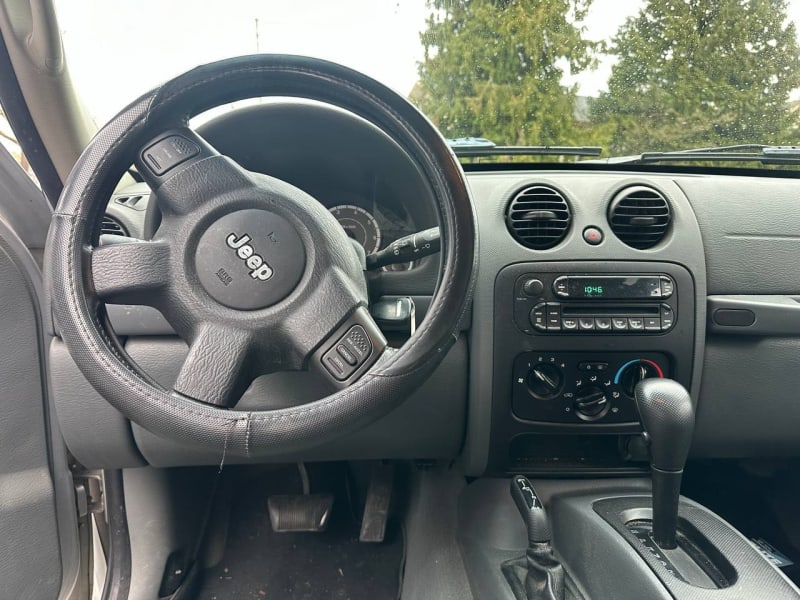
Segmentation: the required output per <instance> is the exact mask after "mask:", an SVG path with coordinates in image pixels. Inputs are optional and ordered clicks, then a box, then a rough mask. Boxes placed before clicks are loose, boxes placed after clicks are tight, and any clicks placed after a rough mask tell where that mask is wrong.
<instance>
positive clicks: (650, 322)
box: [644, 317, 661, 331]
mask: <svg viewBox="0 0 800 600" xmlns="http://www.w3.org/2000/svg"><path fill="white" fill-rule="evenodd" d="M644 328H645V330H646V331H661V319H659V318H658V317H647V318H645V320H644Z"/></svg>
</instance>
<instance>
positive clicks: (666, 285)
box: [661, 277, 675, 298]
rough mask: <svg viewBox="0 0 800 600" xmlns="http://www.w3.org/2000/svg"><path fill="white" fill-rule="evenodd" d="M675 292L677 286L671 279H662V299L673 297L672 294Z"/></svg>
mask: <svg viewBox="0 0 800 600" xmlns="http://www.w3.org/2000/svg"><path fill="white" fill-rule="evenodd" d="M674 291H675V284H674V283H673V281H672V279H670V278H669V277H662V278H661V297H662V298H669V297H670V296H672V293H673V292H674Z"/></svg>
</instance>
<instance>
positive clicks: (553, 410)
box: [512, 352, 671, 423]
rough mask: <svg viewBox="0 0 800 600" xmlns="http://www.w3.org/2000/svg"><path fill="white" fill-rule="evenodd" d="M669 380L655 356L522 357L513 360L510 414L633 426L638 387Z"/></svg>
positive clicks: (664, 360) (664, 361)
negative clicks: (658, 379) (651, 380)
mask: <svg viewBox="0 0 800 600" xmlns="http://www.w3.org/2000/svg"><path fill="white" fill-rule="evenodd" d="M670 374H671V369H670V360H669V358H668V357H667V355H666V354H662V353H656V352H644V353H629V352H602V353H591V354H590V353H585V352H556V353H546V352H526V353H524V354H520V355H519V356H517V358H516V359H515V360H514V366H513V373H512V376H513V382H512V390H513V396H512V410H513V412H514V414H515V415H516V416H517V417H518V418H520V419H524V420H527V421H537V422H549V423H631V422H636V421H638V420H639V416H638V414H637V412H636V406H635V403H634V400H633V390H634V388H635V387H636V384H637V383H639V381H641V380H642V379H647V378H651V377H670Z"/></svg>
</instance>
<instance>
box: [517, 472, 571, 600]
mask: <svg viewBox="0 0 800 600" xmlns="http://www.w3.org/2000/svg"><path fill="white" fill-rule="evenodd" d="M511 497H512V498H513V499H514V504H516V505H517V509H518V510H519V514H520V516H521V517H522V520H523V521H524V522H525V529H526V530H527V533H528V549H527V551H526V552H525V555H526V558H527V571H528V572H527V576H526V577H525V582H524V587H525V595H526V596H527V597H528V599H529V600H563V598H564V593H565V589H566V588H565V584H564V567H563V566H561V563H560V562H559V561H558V559H557V558H556V557H555V555H554V554H553V547H552V545H551V544H550V525H549V524H548V521H547V513H546V512H545V510H544V505H543V504H542V503H541V501H540V500H539V497H538V496H537V495H536V492H535V491H534V489H533V486H532V485H531V482H530V481H528V478H527V477H525V476H524V475H515V476H514V477H512V478H511Z"/></svg>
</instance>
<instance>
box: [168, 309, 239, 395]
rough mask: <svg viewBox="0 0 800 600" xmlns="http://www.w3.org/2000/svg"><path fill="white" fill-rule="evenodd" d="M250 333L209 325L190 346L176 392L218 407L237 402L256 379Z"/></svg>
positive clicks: (205, 325)
mask: <svg viewBox="0 0 800 600" xmlns="http://www.w3.org/2000/svg"><path fill="white" fill-rule="evenodd" d="M252 346H253V340H252V336H251V334H250V332H248V331H243V330H239V329H232V328H228V327H223V326H220V325H217V324H213V323H206V324H204V325H202V326H201V327H200V329H199V333H198V334H197V335H196V336H195V338H194V340H193V341H192V343H191V345H190V346H189V354H188V356H187V357H186V360H185V361H184V363H183V366H182V367H181V370H180V373H178V378H177V379H176V380H175V385H174V386H173V391H174V392H177V393H178V394H180V395H182V396H186V397H188V398H191V399H193V400H198V401H200V402H204V403H206V404H213V405H216V406H231V405H233V404H235V403H236V401H237V400H238V399H239V397H240V396H241V395H242V393H243V392H244V390H245V389H246V388H247V386H248V385H249V384H250V381H251V380H252V377H251V375H252V373H249V372H248V367H249V366H250V365H249V362H250V361H249V358H250V355H251V352H252Z"/></svg>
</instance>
